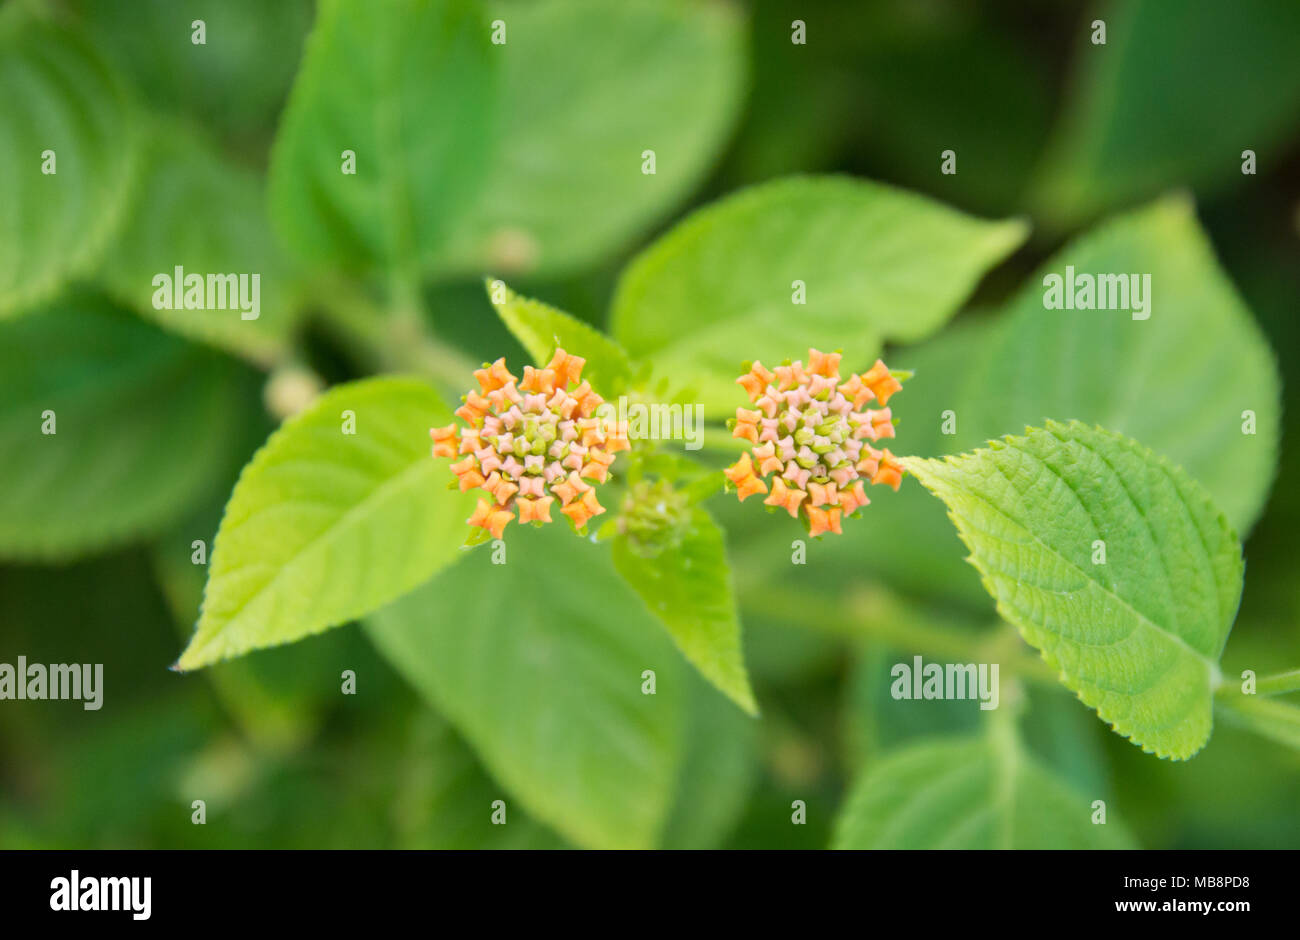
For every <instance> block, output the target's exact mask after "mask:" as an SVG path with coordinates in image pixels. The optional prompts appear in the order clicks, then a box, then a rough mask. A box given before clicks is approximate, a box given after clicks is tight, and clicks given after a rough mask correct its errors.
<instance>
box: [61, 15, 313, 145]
mask: <svg viewBox="0 0 1300 940" xmlns="http://www.w3.org/2000/svg"><path fill="white" fill-rule="evenodd" d="M70 5H71V6H72V7H73V9H75V10H76V12H77V14H78V15H79V16H80V17H81V19H82V21H83V22H84V23H85V28H86V32H87V33H88V34H90V35H93V36H94V37H95V38H96V41H97V42H98V43H99V44H100V45H101V46H102V48H103V49H104V51H105V52H106V53H107V54H108V55H109V56H110V57H111V58H112V59H113V61H114V63H115V64H117V65H118V67H119V68H121V69H122V71H123V72H124V73H125V74H126V75H129V76H130V78H131V79H132V83H133V84H134V85H135V86H136V87H137V88H139V89H140V91H141V92H142V94H143V95H144V96H145V98H146V99H147V100H148V102H149V104H151V105H154V106H157V107H160V108H162V109H165V110H167V111H168V112H173V113H183V114H189V115H194V116H196V117H201V118H202V120H203V121H204V122H205V123H207V124H208V125H210V126H211V127H212V128H213V129H214V130H218V131H221V132H224V133H226V134H229V135H237V136H238V137H240V138H243V139H247V138H250V137H251V136H252V135H255V134H258V133H260V132H264V131H265V130H269V125H271V124H272V123H273V122H274V119H275V116H276V114H277V112H278V111H279V108H280V106H281V105H282V104H283V103H284V97H285V95H286V94H288V91H289V86H290V84H291V83H292V82H293V75H294V71H295V70H296V69H297V67H298V55H299V52H300V50H301V47H302V43H303V39H304V38H305V37H306V34H307V30H308V28H309V27H310V26H311V11H312V4H311V2H310V0H276V2H275V3H267V2H266V0H222V2H221V3H213V4H205V5H203V6H202V7H201V8H195V7H192V6H189V5H187V4H184V3H176V2H175V0H72V3H71V4H70ZM196 19H200V20H202V22H203V28H202V34H201V35H200V34H199V32H198V30H197V29H196V27H195V26H194V25H193V24H194V21H195V20H196ZM200 38H201V39H202V40H203V42H201V43H196V41H195V40H196V39H200Z"/></svg>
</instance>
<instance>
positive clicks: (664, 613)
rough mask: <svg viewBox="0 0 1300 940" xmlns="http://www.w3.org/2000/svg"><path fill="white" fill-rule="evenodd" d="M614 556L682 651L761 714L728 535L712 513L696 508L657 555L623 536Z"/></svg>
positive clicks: (731, 694) (621, 571)
mask: <svg viewBox="0 0 1300 940" xmlns="http://www.w3.org/2000/svg"><path fill="white" fill-rule="evenodd" d="M613 556H614V567H615V568H617V569H618V572H619V574H621V575H622V576H623V577H624V578H626V579H627V582H628V584H630V585H632V589H633V590H635V591H636V592H637V594H639V595H640V596H641V599H642V600H643V601H645V606H646V607H647V608H648V609H649V611H650V613H651V614H653V615H654V616H655V618H656V619H657V620H659V621H660V622H661V623H662V624H663V625H664V627H665V629H667V630H668V633H669V635H670V636H672V638H673V642H674V643H676V644H677V646H678V648H679V649H680V650H681V651H682V654H683V655H684V656H685V657H686V658H687V659H688V660H689V661H690V662H691V663H692V664H693V665H694V666H695V668H697V669H698V670H699V671H700V673H701V674H702V675H703V676H704V677H705V678H706V679H708V680H709V681H710V682H711V683H713V684H714V685H715V686H717V687H718V689H720V690H721V691H722V692H723V693H724V694H725V695H726V696H727V697H728V698H730V699H731V700H732V701H733V702H735V703H736V704H737V705H739V706H740V707H741V708H743V709H744V710H745V711H747V712H748V713H749V714H751V715H756V714H757V713H758V705H757V703H756V702H755V701H754V692H753V690H752V689H751V688H750V687H749V675H748V674H747V673H746V672H745V655H744V651H743V650H742V649H741V643H740V619H739V617H738V616H737V615H736V599H735V596H734V594H733V591H732V584H731V567H730V566H729V565H728V564H727V552H726V545H725V540H724V538H723V534H722V530H721V529H720V528H718V524H717V523H716V522H714V521H713V518H712V517H711V516H710V515H709V514H708V512H706V511H705V510H704V509H702V508H700V507H698V506H697V507H695V508H693V509H691V510H690V515H689V516H688V517H687V519H686V520H685V522H684V524H683V526H682V529H681V531H680V533H678V535H677V539H676V540H675V541H674V542H673V543H672V544H671V545H665V546H662V547H660V548H659V550H658V551H657V552H655V553H654V554H644V553H642V552H641V551H638V550H637V549H636V548H634V547H633V546H632V544H631V543H630V542H629V541H628V539H627V537H626V536H618V537H617V538H615V539H614V542H613Z"/></svg>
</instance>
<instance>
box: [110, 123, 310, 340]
mask: <svg viewBox="0 0 1300 940" xmlns="http://www.w3.org/2000/svg"><path fill="white" fill-rule="evenodd" d="M146 140H147V142H148V145H147V147H146V148H145V153H146V156H145V157H144V161H143V172H142V178H141V183H140V186H139V191H138V192H137V194H136V197H135V201H134V203H133V205H132V208H131V211H130V214H129V216H128V218H127V220H126V222H125V224H124V226H123V229H122V231H121V232H120V233H119V234H118V236H117V237H116V238H114V239H113V244H112V246H111V247H110V248H109V250H108V253H107V257H106V258H105V259H104V263H103V264H102V265H101V268H100V275H99V276H100V279H101V281H103V282H104V284H105V285H106V286H107V288H108V289H109V290H110V291H111V292H112V293H113V294H114V295H115V296H116V297H117V298H118V299H119V300H121V301H122V302H123V303H125V304H128V305H129V306H132V307H134V308H135V309H137V310H139V311H140V312H141V313H143V314H144V315H145V316H147V317H149V318H151V319H153V320H156V321H157V322H158V323H160V324H161V325H162V326H164V327H165V328H167V329H170V330H173V331H175V332H177V333H180V334H182V335H185V336H189V337H192V338H195V339H199V340H203V341H205V342H210V343H213V344H215V345H218V346H221V347H223V348H226V349H230V350H233V351H235V352H239V353H243V354H246V355H249V356H251V357H252V358H255V359H259V360H262V361H269V360H270V359H271V358H272V357H274V356H275V355H276V354H277V353H279V352H281V351H282V350H283V348H284V345H285V342H286V339H287V334H288V332H289V329H290V327H291V326H292V325H293V319H294V317H293V315H294V314H295V313H296V312H297V307H298V297H297V296H296V295H297V293H298V290H299V288H298V285H297V283H296V281H295V279H294V275H293V271H292V268H291V267H290V265H289V263H288V262H287V260H286V259H285V258H284V256H283V254H282V253H281V252H280V249H279V245H278V243H277V242H276V240H275V238H274V236H273V234H272V232H271V228H270V224H269V222H268V221H267V218H266V212H265V207H264V205H263V192H262V184H261V181H260V180H259V179H258V177H257V176H256V175H255V174H252V173H248V172H246V171H243V170H240V169H237V168H235V167H233V166H230V165H228V164H227V163H225V162H224V161H223V160H222V158H221V157H220V156H218V155H217V153H216V152H215V151H214V150H213V149H212V148H211V147H210V146H209V145H208V144H207V143H206V142H205V141H204V140H202V139H201V138H200V137H198V136H197V135H195V134H193V133H192V132H191V131H189V130H188V129H187V128H185V127H183V126H181V125H178V124H166V123H155V124H154V125H153V126H152V127H151V128H150V130H149V132H148V133H147V135H146ZM196 218H202V219H203V224H202V225H195V224H194V220H195V219H196ZM176 267H181V268H183V269H184V273H185V275H186V276H188V275H190V274H198V275H200V276H202V277H204V278H206V277H207V276H208V275H222V274H236V275H240V274H243V275H249V276H250V279H251V276H252V275H257V277H258V298H257V301H258V303H257V306H258V316H257V317H256V319H248V320H245V319H244V318H243V314H244V310H243V309H242V308H241V307H240V304H239V300H240V298H239V296H238V295H237V294H235V295H233V296H230V297H228V299H227V300H226V307H227V308H228V309H212V310H206V309H205V310H186V309H179V310H178V309H171V308H169V307H164V308H158V307H155V305H154V295H155V292H156V291H157V289H158V288H156V287H155V285H154V278H155V277H156V276H157V275H159V274H166V275H167V276H168V277H169V278H174V277H175V268H176ZM245 299H246V300H251V298H245ZM250 312H251V311H250Z"/></svg>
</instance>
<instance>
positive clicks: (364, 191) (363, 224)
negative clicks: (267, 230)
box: [271, 0, 495, 277]
mask: <svg viewBox="0 0 1300 940" xmlns="http://www.w3.org/2000/svg"><path fill="white" fill-rule="evenodd" d="M494 69H495V61H494V57H493V56H492V55H491V53H490V52H489V45H488V25H487V23H486V21H485V20H484V18H483V16H482V13H481V10H480V9H479V7H478V4H477V3H475V2H473V0H387V2H383V3H373V2H370V0H323V2H322V3H321V4H320V9H319V12H318V15H317V21H316V25H315V27H314V28H313V30H312V33H311V36H310V37H309V39H308V42H307V51H306V53H305V55H304V57H303V63H302V67H301V69H300V71H299V73H298V78H297V80H296V81H295V83H294V88H293V92H292V94H291V96H290V99H289V104H288V107H287V108H286V110H285V113H284V116H283V118H282V119H281V123H280V129H279V132H278V134H277V136H276V141H275V147H274V149H273V151H272V155H271V206H272V210H273V212H272V214H273V217H274V218H275V220H276V222H277V223H279V224H280V226H281V232H282V234H283V236H284V238H285V240H286V241H287V242H288V243H289V244H290V245H291V246H293V247H294V248H295V249H296V250H298V251H299V252H301V253H302V254H303V256H305V257H306V258H309V259H311V260H314V261H317V262H320V263H322V264H327V265H328V264H333V265H338V266H349V267H354V268H355V267H358V266H364V267H374V268H380V269H396V270H398V271H399V272H401V274H402V275H403V276H404V277H410V276H413V275H414V274H416V273H418V269H419V268H420V267H423V266H425V265H427V263H428V261H429V260H430V258H431V257H432V255H433V253H434V251H435V249H436V248H437V246H438V245H439V243H440V242H441V241H442V239H443V238H444V236H445V235H446V232H447V229H448V227H449V226H450V225H451V223H452V221H453V220H454V218H455V216H456V214H457V213H459V212H460V211H462V210H463V209H464V208H465V207H466V206H468V205H469V203H470V202H471V200H472V199H473V197H474V194H475V192H476V191H477V190H478V188H479V186H480V184H481V183H482V180H483V177H484V174H485V168H484V163H485V158H486V155H487V153H488V148H489V146H490V142H491V112H492V109H493V106H494V98H493V91H494V83H495V79H494V74H495V72H494ZM345 150H350V151H353V152H354V153H355V155H356V173H355V175H349V174H345V173H343V171H342V169H343V152H344V151H345Z"/></svg>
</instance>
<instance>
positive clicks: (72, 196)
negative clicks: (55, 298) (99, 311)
mask: <svg viewBox="0 0 1300 940" xmlns="http://www.w3.org/2000/svg"><path fill="white" fill-rule="evenodd" d="M0 100H3V101H4V102H5V107H4V108H3V109H2V110H0V316H2V315H4V314H9V313H14V312H16V311H19V310H22V309H25V308H28V307H31V306H33V305H34V304H37V303H40V302H41V301H44V300H46V299H48V298H49V297H51V296H52V295H53V294H54V293H55V292H56V291H57V290H58V289H59V288H60V287H61V286H62V285H63V284H64V283H65V282H66V281H67V280H68V279H69V278H72V277H75V276H77V275H80V274H82V273H84V272H85V271H86V270H88V269H89V268H90V267H91V266H92V265H94V263H95V262H96V260H97V259H98V255H99V253H100V251H101V250H102V249H103V247H104V244H105V242H106V240H107V239H108V237H109V236H110V234H111V233H112V232H113V230H114V228H115V227H116V226H117V224H118V221H119V220H120V218H121V215H122V211H123V207H124V205H125V202H126V199H127V196H128V194H129V192H130V189H131V181H132V179H133V177H134V171H135V161H136V156H137V147H138V145H137V139H136V134H135V124H134V121H135V116H134V112H133V110H132V108H131V106H130V104H129V102H128V99H127V95H126V92H125V90H124V89H123V86H122V84H121V82H120V80H119V78H118V76H117V74H116V73H115V72H114V71H113V70H112V69H111V68H110V67H109V65H108V63H106V62H105V61H104V60H103V59H102V58H101V57H100V56H99V55H98V54H97V53H96V52H95V51H94V50H93V49H92V48H91V47H90V46H89V45H87V44H86V43H85V42H84V41H83V40H82V39H81V38H79V37H78V36H76V35H74V34H72V33H68V32H65V31H62V30H58V29H55V28H52V27H49V26H46V25H43V24H37V23H23V24H19V25H13V24H10V26H9V28H7V29H5V30H3V31H0ZM47 151H49V152H52V158H51V159H53V161H54V163H53V169H54V171H55V172H53V173H49V174H47V173H45V172H43V168H44V167H45V166H46V159H47V157H46V154H47Z"/></svg>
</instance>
